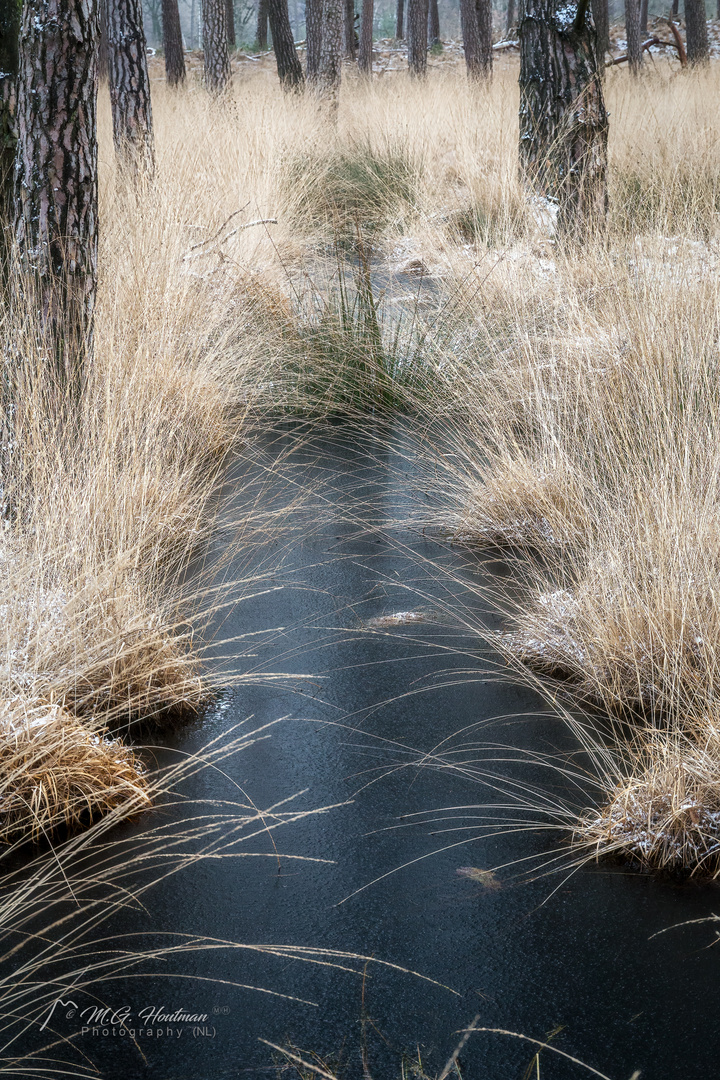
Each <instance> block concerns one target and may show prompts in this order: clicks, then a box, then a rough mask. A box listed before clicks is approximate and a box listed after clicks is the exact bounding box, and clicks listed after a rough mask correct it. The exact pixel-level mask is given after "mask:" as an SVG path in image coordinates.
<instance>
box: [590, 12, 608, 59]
mask: <svg viewBox="0 0 720 1080" xmlns="http://www.w3.org/2000/svg"><path fill="white" fill-rule="evenodd" d="M592 17H593V22H594V23H595V35H596V37H597V59H598V67H599V68H600V70H601V71H604V68H603V65H602V61H603V60H604V58H605V53H606V52H608V51H609V49H610V10H609V4H608V0H592Z"/></svg>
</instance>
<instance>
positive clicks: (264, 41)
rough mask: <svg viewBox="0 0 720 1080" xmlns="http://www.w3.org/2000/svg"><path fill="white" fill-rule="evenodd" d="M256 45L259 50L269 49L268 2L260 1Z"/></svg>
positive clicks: (265, 0)
mask: <svg viewBox="0 0 720 1080" xmlns="http://www.w3.org/2000/svg"><path fill="white" fill-rule="evenodd" d="M255 43H256V45H257V47H258V49H267V46H268V6H267V0H258V8H257V28H256V30H255Z"/></svg>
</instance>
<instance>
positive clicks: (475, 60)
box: [460, 0, 492, 79]
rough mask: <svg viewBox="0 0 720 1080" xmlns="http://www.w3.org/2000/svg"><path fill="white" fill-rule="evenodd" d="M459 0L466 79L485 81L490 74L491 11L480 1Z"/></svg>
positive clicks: (485, 3)
mask: <svg viewBox="0 0 720 1080" xmlns="http://www.w3.org/2000/svg"><path fill="white" fill-rule="evenodd" d="M480 2H481V0H460V26H461V29H462V36H463V49H464V51H465V67H466V68H467V73H468V78H470V79H486V78H488V76H490V75H491V74H492V23H491V18H492V9H491V8H490V4H489V2H486V0H482V8H483V10H482V13H481V12H480Z"/></svg>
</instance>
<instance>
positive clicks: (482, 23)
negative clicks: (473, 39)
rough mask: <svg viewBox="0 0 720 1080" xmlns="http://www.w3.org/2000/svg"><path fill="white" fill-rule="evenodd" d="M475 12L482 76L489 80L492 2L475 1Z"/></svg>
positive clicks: (491, 44)
mask: <svg viewBox="0 0 720 1080" xmlns="http://www.w3.org/2000/svg"><path fill="white" fill-rule="evenodd" d="M475 12H476V16H477V24H478V38H479V41H480V64H481V65H482V69H483V75H484V76H485V78H489V77H490V76H491V75H492V62H493V51H492V47H493V23H492V0H475Z"/></svg>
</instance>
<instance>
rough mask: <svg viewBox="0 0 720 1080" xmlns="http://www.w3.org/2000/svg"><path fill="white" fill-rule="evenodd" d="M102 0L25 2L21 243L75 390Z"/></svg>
mask: <svg viewBox="0 0 720 1080" xmlns="http://www.w3.org/2000/svg"><path fill="white" fill-rule="evenodd" d="M98 29H99V20H98V8H97V0H25V4H24V11H23V19H22V28H21V34H20V65H19V74H18V93H17V132H18V146H17V156H16V162H15V182H16V188H15V237H16V240H17V245H18V254H19V257H20V266H21V269H22V270H23V272H24V279H25V284H26V286H27V288H28V290H29V296H30V297H31V298H32V299H33V301H34V303H35V306H36V310H37V314H38V317H39V326H40V329H41V331H42V332H43V334H44V335H45V336H46V339H47V344H48V346H49V348H50V349H51V351H52V354H53V355H54V357H55V360H56V362H57V364H58V374H59V375H60V376H61V377H63V378H64V379H65V380H66V382H67V383H68V384H69V385H71V386H72V387H73V388H75V387H77V386H78V384H79V380H80V375H81V370H82V357H83V349H84V348H89V347H90V344H91V340H92V318H93V311H94V307H95V292H96V286H97V219H98V187H97V128H96V106H97V49H96V46H97V36H98Z"/></svg>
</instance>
